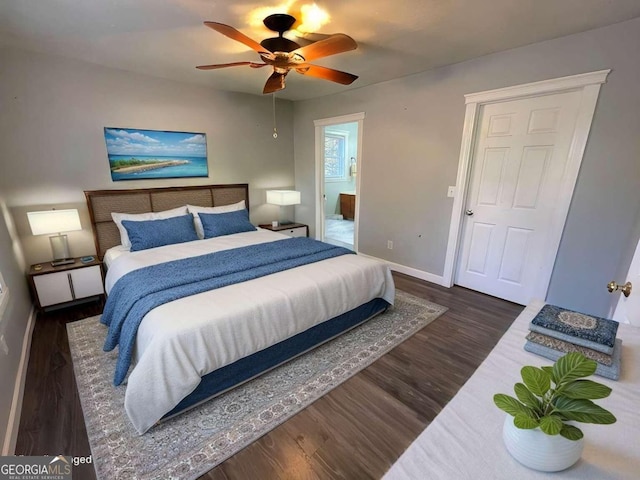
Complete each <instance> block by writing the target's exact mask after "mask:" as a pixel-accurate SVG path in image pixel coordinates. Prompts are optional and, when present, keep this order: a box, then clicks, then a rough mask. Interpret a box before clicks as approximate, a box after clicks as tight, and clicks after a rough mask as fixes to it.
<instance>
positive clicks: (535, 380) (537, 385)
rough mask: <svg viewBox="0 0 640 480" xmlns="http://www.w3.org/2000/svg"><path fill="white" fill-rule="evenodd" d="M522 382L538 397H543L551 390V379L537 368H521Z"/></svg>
mask: <svg viewBox="0 0 640 480" xmlns="http://www.w3.org/2000/svg"><path fill="white" fill-rule="evenodd" d="M520 374H521V375H522V380H523V381H524V384H525V385H526V386H527V388H528V389H529V390H531V392H532V393H533V394H535V395H538V396H539V397H542V396H544V394H545V393H547V392H548V391H549V389H550V388H551V377H549V375H548V374H547V372H545V371H544V370H542V369H540V368H537V367H530V366H529V367H522V370H520Z"/></svg>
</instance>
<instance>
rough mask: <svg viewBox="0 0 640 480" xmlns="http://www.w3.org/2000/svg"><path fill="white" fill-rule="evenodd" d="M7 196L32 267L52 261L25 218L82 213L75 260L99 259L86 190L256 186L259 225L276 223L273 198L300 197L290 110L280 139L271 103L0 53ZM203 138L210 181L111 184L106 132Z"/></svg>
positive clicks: (281, 107) (1, 184) (282, 116)
mask: <svg viewBox="0 0 640 480" xmlns="http://www.w3.org/2000/svg"><path fill="white" fill-rule="evenodd" d="M0 69H1V71H0V88H1V90H2V92H3V97H4V98H3V100H4V102H3V107H2V111H1V112H0V121H1V122H2V125H3V128H2V129H0V165H1V167H2V174H1V175H0V188H2V189H3V191H4V192H5V200H6V202H7V204H8V206H9V207H10V209H11V211H12V213H13V216H14V219H15V222H16V227H17V230H18V234H19V235H20V237H21V239H22V243H23V246H24V251H25V257H26V261H27V263H28V264H32V263H37V262H41V261H46V260H49V259H50V256H51V251H50V248H49V243H48V239H47V238H46V236H40V237H33V236H32V235H31V233H30V230H29V227H28V224H27V222H26V212H27V211H29V210H32V209H39V208H43V207H47V208H51V207H54V206H55V207H57V208H62V207H77V208H79V209H80V210H81V213H82V214H83V215H82V219H81V220H82V223H83V227H84V230H83V231H82V232H72V233H70V234H69V243H70V246H71V250H72V254H73V255H77V256H80V255H86V254H90V253H93V252H94V251H95V250H94V245H93V240H92V235H91V231H90V225H89V219H88V214H87V213H86V207H85V200H84V194H83V190H95V189H114V188H140V187H157V186H170V185H200V184H207V183H249V185H250V192H249V198H250V203H251V219H252V221H253V222H254V223H260V222H270V221H271V220H272V219H273V218H277V215H278V210H277V207H275V206H271V205H265V204H264V202H265V193H264V191H265V190H266V189H270V188H292V187H293V183H294V180H293V138H292V134H293V127H292V106H291V102H288V101H278V102H277V107H276V113H277V123H278V138H277V139H274V138H273V136H272V133H273V112H272V100H271V97H270V96H258V95H245V94H232V93H225V92H219V91H215V90H212V89H207V88H203V87H196V86H191V85H186V84H181V83H176V82H171V81H168V80H162V79H157V78H152V77H147V76H144V75H138V74H131V73H128V72H124V71H120V70H114V69H108V68H104V67H100V66H97V65H93V64H89V63H84V62H78V61H72V60H69V59H65V58H62V57H52V56H44V55H39V54H34V53H28V52H22V51H16V50H9V49H5V50H0ZM105 126H106V127H126V128H143V129H150V130H154V129H155V130H175V131H188V132H204V133H206V134H207V153H208V163H209V177H208V178H192V179H167V180H136V181H123V182H113V181H112V180H111V176H110V173H109V164H108V160H107V153H106V147H105V141H104V135H103V128H104V127H105Z"/></svg>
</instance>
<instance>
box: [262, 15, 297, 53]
mask: <svg viewBox="0 0 640 480" xmlns="http://www.w3.org/2000/svg"><path fill="white" fill-rule="evenodd" d="M262 22H263V23H264V25H265V26H266V27H267V28H268V29H269V30H272V31H274V32H278V36H277V37H273V38H265V39H264V40H262V41H261V42H260V45H262V46H263V47H264V48H266V49H267V50H269V51H270V52H292V51H294V50H296V49H298V48H300V45H298V44H297V43H296V42H294V41H293V40H289V39H288V38H284V37H283V36H282V34H283V33H284V32H286V31H287V30H290V29H291V27H292V26H293V24H294V23H296V19H295V18H294V17H292V16H291V15H288V14H286V13H274V14H273V15H269V16H268V17H266V18H265V19H264V20H263V21H262Z"/></svg>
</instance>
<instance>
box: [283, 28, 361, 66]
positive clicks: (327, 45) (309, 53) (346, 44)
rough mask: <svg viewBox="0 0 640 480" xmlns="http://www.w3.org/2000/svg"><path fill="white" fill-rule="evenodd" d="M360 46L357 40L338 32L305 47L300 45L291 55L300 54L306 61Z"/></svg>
mask: <svg viewBox="0 0 640 480" xmlns="http://www.w3.org/2000/svg"><path fill="white" fill-rule="evenodd" d="M356 48H358V44H357V43H356V41H355V40H354V39H353V38H351V37H350V36H349V35H345V34H344V33H336V34H335V35H331V36H330V37H329V38H327V39H325V40H320V41H319V42H316V43H312V44H311V45H307V46H305V47H300V48H298V49H297V50H294V51H293V52H291V54H290V55H300V56H301V57H303V58H304V59H305V61H307V62H310V61H311V60H315V59H317V58H322V57H328V56H329V55H335V54H336V53H342V52H348V51H349V50H355V49H356Z"/></svg>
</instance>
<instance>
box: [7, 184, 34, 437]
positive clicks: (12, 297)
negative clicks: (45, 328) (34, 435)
mask: <svg viewBox="0 0 640 480" xmlns="http://www.w3.org/2000/svg"><path fill="white" fill-rule="evenodd" d="M4 200H5V199H4V198H3V196H2V192H1V191H0V272H2V276H3V278H4V280H5V282H6V284H7V288H8V291H9V304H8V305H7V309H6V310H5V312H4V315H3V316H2V317H1V318H0V335H4V338H5V341H6V342H7V346H8V347H9V354H8V355H6V356H5V355H4V353H3V352H1V351H0V382H1V383H2V388H0V448H1V447H2V444H3V442H4V440H5V432H6V431H7V426H8V425H7V422H8V420H9V413H10V411H11V402H12V400H13V386H14V385H15V382H16V373H17V371H18V366H19V363H20V356H21V353H22V343H23V340H24V334H25V331H26V327H27V322H28V319H29V312H30V311H31V298H30V297H29V292H28V289H27V282H26V281H25V277H24V269H23V265H22V264H21V263H20V259H21V257H22V254H21V251H20V243H19V240H18V238H17V235H16V234H15V229H14V226H13V222H12V220H11V215H10V214H9V211H8V209H7V208H6V204H5V201H4ZM7 448H8V446H7Z"/></svg>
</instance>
